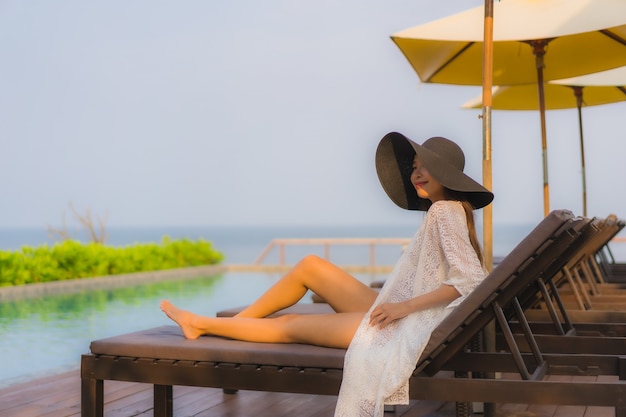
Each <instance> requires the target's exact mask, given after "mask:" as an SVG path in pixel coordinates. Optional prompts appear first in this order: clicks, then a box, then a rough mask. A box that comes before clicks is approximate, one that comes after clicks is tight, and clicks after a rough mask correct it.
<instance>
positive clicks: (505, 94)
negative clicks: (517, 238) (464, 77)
mask: <svg viewBox="0 0 626 417" xmlns="http://www.w3.org/2000/svg"><path fill="white" fill-rule="evenodd" d="M544 87H545V88H544V89H545V93H546V95H545V108H546V109H549V110H551V109H570V108H576V109H577V110H578V126H579V133H580V157H581V166H582V202H583V215H584V216H586V215H587V180H586V172H585V170H586V169H585V144H584V134H583V125H582V123H583V122H582V107H583V106H598V105H601V104H609V103H616V102H620V101H626V66H624V67H620V68H614V69H611V70H607V71H602V72H598V73H594V74H587V75H582V76H579V77H573V78H567V79H562V80H553V81H549V82H548V83H547V84H546V85H545V86H544ZM492 103H493V104H492V105H493V108H494V109H495V110H537V108H538V107H537V104H538V100H537V88H536V86H535V85H534V84H521V85H508V86H497V87H495V88H494V89H493V99H492ZM481 106H482V99H481V97H476V98H474V99H472V100H469V101H468V102H466V103H465V104H463V106H462V107H463V108H479V107H481Z"/></svg>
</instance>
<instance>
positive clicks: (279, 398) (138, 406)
mask: <svg viewBox="0 0 626 417" xmlns="http://www.w3.org/2000/svg"><path fill="white" fill-rule="evenodd" d="M584 378H587V380H588V378H589V377H584ZM104 387H105V391H104V392H105V395H104V398H105V402H106V403H105V407H104V415H105V416H107V417H130V416H142V417H148V416H152V386H151V385H148V384H138V383H129V382H117V381H107V382H105V384H104ZM336 400H337V397H335V396H322V395H306V394H285V393H268V392H255V391H240V392H238V393H237V394H234V395H230V394H224V393H222V391H221V390H220V389H210V388H196V387H174V415H175V416H178V417H187V416H194V417H230V416H232V417H248V416H250V417H293V416H298V417H326V416H329V417H330V416H332V415H333V410H334V408H335V402H336ZM386 415H389V417H392V416H402V417H453V416H454V415H455V405H454V404H449V403H448V404H444V403H439V402H431V401H419V402H417V401H415V402H412V403H411V404H410V405H408V406H401V407H397V409H396V411H395V412H388V413H386ZM477 415H480V414H477ZM614 415H615V414H614V412H613V410H612V409H610V408H604V407H587V408H585V407H573V406H572V407H568V406H561V407H556V406H546V405H542V406H536V405H534V406H533V405H525V404H502V405H498V407H497V412H496V417H614ZM0 416H7V417H68V416H80V375H79V371H72V372H67V373H64V374H60V375H55V376H50V377H46V378H42V379H39V380H35V381H31V382H27V383H24V384H20V385H14V386H11V387H8V388H5V389H3V390H0Z"/></svg>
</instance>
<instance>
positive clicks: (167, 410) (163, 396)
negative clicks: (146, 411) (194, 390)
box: [154, 384, 174, 417]
mask: <svg viewBox="0 0 626 417" xmlns="http://www.w3.org/2000/svg"><path fill="white" fill-rule="evenodd" d="M173 415H174V407H173V400H172V386H171V385H157V384H154V417H173Z"/></svg>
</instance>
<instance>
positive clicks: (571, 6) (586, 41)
mask: <svg viewBox="0 0 626 417" xmlns="http://www.w3.org/2000/svg"><path fill="white" fill-rule="evenodd" d="M483 15H484V8H483V7H477V8H474V9H471V10H468V11H465V12H461V13H458V14H455V15H452V16H449V17H446V18H443V19H439V20H435V21H433V22H430V23H426V24H423V25H420V26H416V27H414V28H410V29H406V30H403V31H401V32H398V33H395V34H393V35H392V36H391V38H392V40H393V41H394V42H395V43H396V45H397V46H398V47H399V48H400V50H401V51H402V53H403V54H404V55H405V57H406V58H407V59H408V61H409V63H410V64H411V66H412V67H413V69H414V70H415V71H416V72H417V74H418V76H419V78H420V80H421V81H423V82H431V83H446V84H463V85H481V84H482V82H483V79H482V71H481V69H482V66H483V56H482V48H483ZM492 38H493V46H492V49H493V64H492V65H493V71H492V73H493V81H492V82H493V84H494V85H507V84H528V83H536V86H537V89H538V93H537V94H538V106H539V110H540V119H541V146H542V150H543V167H544V175H543V176H544V179H543V183H544V186H543V194H544V214H545V215H547V214H548V212H549V211H550V203H549V187H548V172H547V167H548V164H547V159H548V158H547V139H546V127H545V107H544V91H543V86H544V81H545V80H554V79H559V78H566V77H574V76H578V75H582V74H588V73H592V72H598V71H603V70H607V69H611V68H616V67H620V66H623V65H626V1H624V0H542V1H539V0H507V1H503V2H497V3H495V4H494V6H493V37H492Z"/></svg>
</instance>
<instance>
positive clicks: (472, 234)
mask: <svg viewBox="0 0 626 417" xmlns="http://www.w3.org/2000/svg"><path fill="white" fill-rule="evenodd" d="M444 189H445V193H444V195H445V196H446V199H449V200H456V201H458V202H460V203H461V205H462V206H463V209H464V210H465V220H466V221H467V230H468V235H469V240H470V243H471V244H472V247H473V248H474V251H475V252H476V256H477V257H478V260H479V261H480V263H481V265H484V264H485V259H484V258H483V251H482V249H481V248H480V243H479V242H478V235H477V234H476V224H475V222H474V207H472V204H471V203H470V202H469V201H467V197H466V196H465V193H462V192H460V191H454V190H450V189H449V188H445V187H444Z"/></svg>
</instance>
